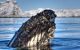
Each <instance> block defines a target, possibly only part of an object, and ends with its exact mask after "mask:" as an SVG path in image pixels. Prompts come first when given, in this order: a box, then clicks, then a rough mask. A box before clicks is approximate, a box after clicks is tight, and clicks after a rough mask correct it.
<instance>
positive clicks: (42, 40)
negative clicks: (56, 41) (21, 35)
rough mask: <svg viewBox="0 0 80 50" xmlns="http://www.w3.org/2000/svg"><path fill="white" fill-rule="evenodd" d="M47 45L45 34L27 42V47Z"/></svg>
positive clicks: (37, 35)
mask: <svg viewBox="0 0 80 50" xmlns="http://www.w3.org/2000/svg"><path fill="white" fill-rule="evenodd" d="M47 43H49V40H48V37H46V35H45V32H43V33H40V34H36V35H35V36H34V37H32V38H31V40H29V41H28V43H27V47H28V48H30V47H41V46H42V45H47Z"/></svg>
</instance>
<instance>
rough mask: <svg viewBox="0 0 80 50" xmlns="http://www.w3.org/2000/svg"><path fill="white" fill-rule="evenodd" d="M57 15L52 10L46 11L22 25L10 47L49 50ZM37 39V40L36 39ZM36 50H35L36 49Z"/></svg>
mask: <svg viewBox="0 0 80 50" xmlns="http://www.w3.org/2000/svg"><path fill="white" fill-rule="evenodd" d="M55 18H56V14H55V12H54V11H52V10H44V11H42V12H40V13H38V14H37V15H35V16H32V17H31V18H30V19H29V20H28V21H26V22H25V23H23V24H22V26H21V27H20V28H19V30H18V31H17V32H15V35H14V37H13V38H12V39H11V41H10V42H9V44H8V46H9V47H14V48H21V49H22V48H24V49H30V48H31V47H32V50H38V49H40V50H49V49H48V48H47V47H46V46H48V47H49V39H50V37H49V36H52V34H53V33H54V31H55V28H56V27H55ZM36 37H37V38H36ZM34 48H35V49H34Z"/></svg>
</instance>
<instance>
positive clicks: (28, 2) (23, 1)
mask: <svg viewBox="0 0 80 50" xmlns="http://www.w3.org/2000/svg"><path fill="white" fill-rule="evenodd" d="M1 1H3V0H0V2H1ZM17 3H18V5H19V6H20V7H21V8H22V9H23V10H31V9H38V8H54V9H67V8H70V9H71V8H80V0H17Z"/></svg>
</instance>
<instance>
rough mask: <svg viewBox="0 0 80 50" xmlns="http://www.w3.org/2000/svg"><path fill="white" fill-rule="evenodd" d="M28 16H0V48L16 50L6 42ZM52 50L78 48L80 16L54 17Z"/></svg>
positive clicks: (73, 49) (79, 48)
mask: <svg viewBox="0 0 80 50" xmlns="http://www.w3.org/2000/svg"><path fill="white" fill-rule="evenodd" d="M28 19H29V18H0V50H16V49H15V48H11V47H8V46H7V44H8V43H9V41H10V40H11V39H12V37H13V36H14V34H15V32H16V31H17V30H18V29H19V28H20V26H21V25H22V23H24V22H25V21H27V20H28ZM55 23H56V30H55V33H54V38H53V39H51V44H52V45H51V48H52V50H80V18H56V21H55Z"/></svg>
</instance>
